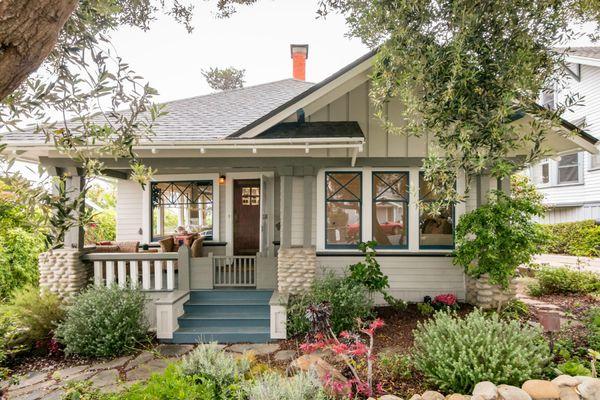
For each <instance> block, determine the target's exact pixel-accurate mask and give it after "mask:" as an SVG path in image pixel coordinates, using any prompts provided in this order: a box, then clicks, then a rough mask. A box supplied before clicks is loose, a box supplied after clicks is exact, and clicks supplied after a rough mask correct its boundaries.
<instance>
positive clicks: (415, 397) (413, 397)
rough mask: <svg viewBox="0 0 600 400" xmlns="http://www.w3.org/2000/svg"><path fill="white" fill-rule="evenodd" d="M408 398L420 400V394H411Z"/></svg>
mask: <svg viewBox="0 0 600 400" xmlns="http://www.w3.org/2000/svg"><path fill="white" fill-rule="evenodd" d="M409 400H422V397H421V395H420V394H413V395H412V397H411V398H410V399H409Z"/></svg>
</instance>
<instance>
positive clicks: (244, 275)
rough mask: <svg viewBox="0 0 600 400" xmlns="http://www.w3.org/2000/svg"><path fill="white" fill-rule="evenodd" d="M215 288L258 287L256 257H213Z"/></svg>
mask: <svg viewBox="0 0 600 400" xmlns="http://www.w3.org/2000/svg"><path fill="white" fill-rule="evenodd" d="M212 259H213V269H214V270H213V277H214V286H215V287H256V256H212Z"/></svg>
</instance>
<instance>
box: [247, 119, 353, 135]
mask: <svg viewBox="0 0 600 400" xmlns="http://www.w3.org/2000/svg"><path fill="white" fill-rule="evenodd" d="M364 137H365V135H364V133H363V131H362V129H361V128H360V125H359V124H358V122H356V121H319V122H282V123H280V124H277V125H275V126H273V127H272V128H269V129H267V130H266V131H264V132H263V133H261V134H260V135H258V136H257V137H256V139H288V138H296V139H306V138H311V139H312V138H364Z"/></svg>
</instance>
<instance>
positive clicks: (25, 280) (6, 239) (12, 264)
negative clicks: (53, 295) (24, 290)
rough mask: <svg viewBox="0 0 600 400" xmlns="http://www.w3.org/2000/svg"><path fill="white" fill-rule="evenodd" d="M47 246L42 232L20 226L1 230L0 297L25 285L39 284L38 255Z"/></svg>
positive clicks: (3, 297) (5, 296) (6, 296)
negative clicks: (30, 230)
mask: <svg viewBox="0 0 600 400" xmlns="http://www.w3.org/2000/svg"><path fill="white" fill-rule="evenodd" d="M46 248H47V245H46V241H45V238H44V236H43V235H42V234H40V233H34V232H28V231H26V230H25V229H23V228H20V227H14V228H10V229H7V230H3V231H1V232H0V299H6V298H8V297H9V296H10V295H11V293H12V292H13V291H14V290H16V289H18V288H20V287H23V286H24V285H37V283H38V278H39V271H38V257H39V255H40V253H42V252H43V251H45V250H46Z"/></svg>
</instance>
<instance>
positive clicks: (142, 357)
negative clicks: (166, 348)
mask: <svg viewBox="0 0 600 400" xmlns="http://www.w3.org/2000/svg"><path fill="white" fill-rule="evenodd" d="M153 359H154V353H152V352H150V351H147V350H144V351H142V352H141V353H140V354H139V355H138V356H137V357H136V358H134V359H133V360H131V361H129V364H127V368H128V369H129V368H135V367H137V366H138V365H141V364H145V363H147V362H148V361H150V360H153Z"/></svg>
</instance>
